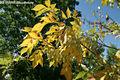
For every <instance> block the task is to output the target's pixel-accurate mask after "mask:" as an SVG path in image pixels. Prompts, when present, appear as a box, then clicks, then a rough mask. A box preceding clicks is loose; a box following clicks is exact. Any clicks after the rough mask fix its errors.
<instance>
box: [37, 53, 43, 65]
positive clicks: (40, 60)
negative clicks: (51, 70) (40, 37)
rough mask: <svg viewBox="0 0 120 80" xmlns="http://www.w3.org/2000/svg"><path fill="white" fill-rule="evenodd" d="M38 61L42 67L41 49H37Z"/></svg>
mask: <svg viewBox="0 0 120 80" xmlns="http://www.w3.org/2000/svg"><path fill="white" fill-rule="evenodd" d="M38 56H39V57H38V62H39V63H40V65H41V66H42V67H43V57H42V53H41V51H39V54H38Z"/></svg>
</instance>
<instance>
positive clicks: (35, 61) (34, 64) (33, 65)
mask: <svg viewBox="0 0 120 80" xmlns="http://www.w3.org/2000/svg"><path fill="white" fill-rule="evenodd" d="M37 65H38V61H37V55H35V56H34V61H33V62H32V67H33V68H35V67H36V66H37Z"/></svg>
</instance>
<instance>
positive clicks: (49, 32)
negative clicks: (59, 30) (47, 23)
mask: <svg viewBox="0 0 120 80" xmlns="http://www.w3.org/2000/svg"><path fill="white" fill-rule="evenodd" d="M54 32H56V31H48V32H46V33H45V34H47V35H48V34H52V33H54Z"/></svg>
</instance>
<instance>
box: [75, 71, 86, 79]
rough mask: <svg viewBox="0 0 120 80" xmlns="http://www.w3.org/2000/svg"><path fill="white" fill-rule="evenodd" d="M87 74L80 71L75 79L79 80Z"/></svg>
mask: <svg viewBox="0 0 120 80" xmlns="http://www.w3.org/2000/svg"><path fill="white" fill-rule="evenodd" d="M85 74H86V72H79V73H78V74H77V76H76V78H75V80H78V79H79V78H82V77H84V75H85Z"/></svg>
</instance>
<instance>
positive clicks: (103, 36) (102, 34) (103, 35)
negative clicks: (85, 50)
mask: <svg viewBox="0 0 120 80" xmlns="http://www.w3.org/2000/svg"><path fill="white" fill-rule="evenodd" d="M99 31H100V34H101V36H102V38H103V40H104V39H105V34H104V33H103V31H102V29H99Z"/></svg>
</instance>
